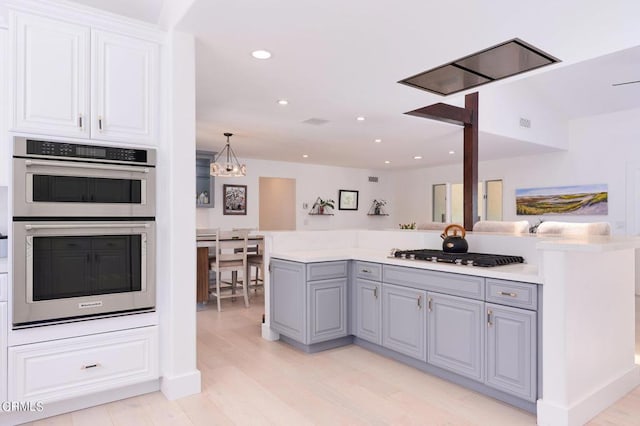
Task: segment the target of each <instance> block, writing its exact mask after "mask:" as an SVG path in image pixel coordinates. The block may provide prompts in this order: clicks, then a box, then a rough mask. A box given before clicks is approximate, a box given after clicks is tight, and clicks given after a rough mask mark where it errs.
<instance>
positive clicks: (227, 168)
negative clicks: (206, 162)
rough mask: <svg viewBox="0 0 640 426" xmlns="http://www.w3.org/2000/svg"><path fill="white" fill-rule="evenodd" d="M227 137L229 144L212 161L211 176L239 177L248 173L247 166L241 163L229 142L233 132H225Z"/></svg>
mask: <svg viewBox="0 0 640 426" xmlns="http://www.w3.org/2000/svg"><path fill="white" fill-rule="evenodd" d="M224 135H225V136H226V137H227V144H226V145H225V147H224V148H222V151H220V153H219V154H218V155H216V158H215V160H214V161H213V163H211V166H210V169H209V174H210V175H211V176H220V177H238V176H246V175H247V166H246V165H244V164H240V161H238V157H236V153H235V152H233V149H231V145H230V144H229V138H230V137H231V136H233V133H225V134H224Z"/></svg>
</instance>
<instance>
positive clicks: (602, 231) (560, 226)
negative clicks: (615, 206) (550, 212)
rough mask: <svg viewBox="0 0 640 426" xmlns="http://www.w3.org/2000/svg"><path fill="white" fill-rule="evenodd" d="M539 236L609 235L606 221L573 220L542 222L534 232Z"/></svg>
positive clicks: (609, 226)
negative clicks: (579, 221)
mask: <svg viewBox="0 0 640 426" xmlns="http://www.w3.org/2000/svg"><path fill="white" fill-rule="evenodd" d="M536 234H537V235H539V236H547V235H559V236H563V237H567V236H572V237H586V236H589V235H604V236H606V235H611V225H609V223H608V222H592V223H575V222H552V221H548V222H542V223H541V224H540V225H538V230H537V232H536Z"/></svg>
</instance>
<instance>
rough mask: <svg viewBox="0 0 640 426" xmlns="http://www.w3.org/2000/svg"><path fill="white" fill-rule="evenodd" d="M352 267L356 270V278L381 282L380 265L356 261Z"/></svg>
mask: <svg viewBox="0 0 640 426" xmlns="http://www.w3.org/2000/svg"><path fill="white" fill-rule="evenodd" d="M354 265H355V269H356V277H358V278H364V279H366V280H372V281H380V280H382V265H381V264H379V263H370V262H360V261H357V262H355V263H354Z"/></svg>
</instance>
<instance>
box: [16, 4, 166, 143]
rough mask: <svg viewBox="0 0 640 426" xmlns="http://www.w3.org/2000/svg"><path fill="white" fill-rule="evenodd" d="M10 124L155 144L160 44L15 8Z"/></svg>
mask: <svg viewBox="0 0 640 426" xmlns="http://www.w3.org/2000/svg"><path fill="white" fill-rule="evenodd" d="M14 16H15V18H14V20H13V26H14V28H15V29H14V45H13V47H14V58H15V67H14V69H15V83H16V84H15V99H14V114H13V123H12V126H13V128H12V130H14V131H16V132H26V133H37V134H44V135H54V136H71V137H78V138H91V139H98V140H108V141H120V142H137V143H144V144H155V143H156V142H157V137H158V131H157V125H158V111H159V109H158V103H159V102H158V101H159V99H158V97H159V94H158V92H159V75H160V70H159V44H158V43H157V42H155V41H149V40H145V39H143V38H139V37H135V36H128V35H124V34H123V33H122V31H121V29H120V28H119V29H118V32H117V33H116V32H110V31H107V30H104V29H103V28H100V29H95V28H91V27H90V26H81V25H74V24H71V23H68V22H67V21H63V20H57V19H50V18H44V17H41V16H39V15H31V14H27V13H15V15H14Z"/></svg>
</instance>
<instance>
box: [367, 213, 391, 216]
mask: <svg viewBox="0 0 640 426" xmlns="http://www.w3.org/2000/svg"><path fill="white" fill-rule="evenodd" d="M367 216H389V215H388V214H386V213H378V214H375V213H367Z"/></svg>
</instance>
